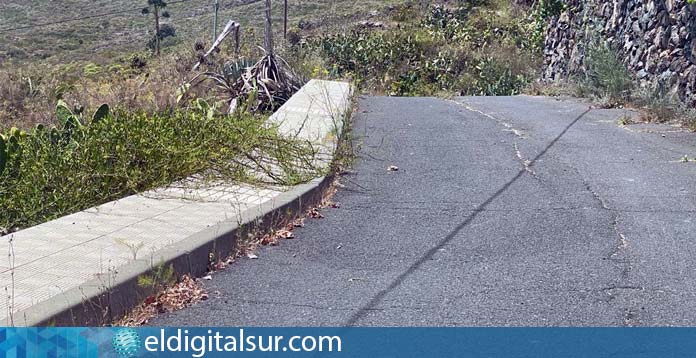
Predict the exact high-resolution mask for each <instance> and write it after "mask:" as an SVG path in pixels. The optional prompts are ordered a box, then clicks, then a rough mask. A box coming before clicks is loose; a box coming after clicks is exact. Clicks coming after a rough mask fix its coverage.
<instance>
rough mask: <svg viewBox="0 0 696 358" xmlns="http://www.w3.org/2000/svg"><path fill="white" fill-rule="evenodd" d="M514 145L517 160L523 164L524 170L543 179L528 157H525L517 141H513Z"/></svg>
mask: <svg viewBox="0 0 696 358" xmlns="http://www.w3.org/2000/svg"><path fill="white" fill-rule="evenodd" d="M512 145H513V147H514V148H515V155H516V156H517V160H518V161H519V162H520V163H521V164H522V167H523V168H524V170H525V171H526V172H527V173H529V174H531V175H532V176H533V177H534V178H536V179H537V180H541V178H539V177H538V176H537V174H536V172H534V169H532V166H531V163H532V162H531V161H529V160H527V159H524V156H523V155H522V152H520V148H519V146H518V145H517V142H513V143H512Z"/></svg>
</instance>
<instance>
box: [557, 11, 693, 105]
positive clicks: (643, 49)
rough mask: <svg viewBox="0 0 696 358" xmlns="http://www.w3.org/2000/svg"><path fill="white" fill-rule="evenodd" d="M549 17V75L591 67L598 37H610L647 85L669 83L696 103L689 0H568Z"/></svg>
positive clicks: (667, 87) (579, 72)
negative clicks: (590, 50)
mask: <svg viewBox="0 0 696 358" xmlns="http://www.w3.org/2000/svg"><path fill="white" fill-rule="evenodd" d="M566 3H567V8H566V11H564V12H563V13H561V14H560V15H559V16H556V17H554V18H552V19H550V21H549V26H548V28H547V32H546V42H545V48H544V78H545V79H548V80H559V79H564V78H568V77H569V76H572V75H582V74H583V72H584V71H585V63H584V61H585V52H586V50H587V48H588V46H589V44H591V43H592V41H597V40H601V41H607V42H608V43H609V45H610V46H611V47H612V48H613V49H614V50H616V51H617V52H618V55H619V59H621V60H622V61H623V62H624V64H625V65H626V67H627V68H628V69H629V70H630V72H631V73H632V74H633V75H635V77H636V79H637V80H639V81H640V82H641V84H642V85H644V86H658V85H660V86H663V87H662V88H664V89H665V90H668V91H671V93H673V94H676V95H678V96H679V98H680V99H681V100H682V101H684V102H685V103H688V104H690V105H695V104H696V7H695V6H694V5H690V4H688V3H687V1H686V0H643V1H636V0H611V1H600V0H585V1H580V0H567V1H566Z"/></svg>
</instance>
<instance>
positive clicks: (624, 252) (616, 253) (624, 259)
mask: <svg viewBox="0 0 696 358" xmlns="http://www.w3.org/2000/svg"><path fill="white" fill-rule="evenodd" d="M460 105H461V106H463V107H464V108H466V109H467V110H469V111H472V112H476V113H479V114H481V115H483V116H485V117H487V118H489V119H492V120H494V121H496V122H497V123H499V124H501V125H502V126H504V127H505V128H506V130H509V131H512V132H513V133H514V134H515V135H517V136H518V137H519V138H524V136H523V135H522V133H521V132H520V131H519V130H517V129H515V128H514V127H513V125H512V124H510V123H508V122H506V121H504V120H503V119H500V118H497V117H495V116H493V115H491V114H489V113H486V112H484V111H481V110H478V109H476V108H473V107H471V106H470V105H468V104H465V103H460ZM558 138H559V137H557V139H558ZM513 147H514V150H515V156H516V158H517V161H518V162H520V163H521V165H522V167H523V169H524V171H525V172H526V173H529V174H530V175H531V176H532V177H533V178H535V179H536V180H538V181H540V182H541V181H542V180H541V178H540V177H539V176H538V175H537V174H536V172H535V171H534V169H533V168H532V165H533V164H534V162H536V159H538V158H539V157H540V156H537V157H536V158H535V160H533V161H530V160H527V159H525V157H524V155H523V154H522V152H521V150H520V148H519V145H518V143H517V142H516V141H515V142H513ZM548 148H550V147H547V149H548ZM566 165H567V166H568V167H570V168H571V169H572V170H573V171H574V172H575V173H576V175H577V177H579V178H580V180H581V182H582V184H583V186H584V188H585V190H586V191H588V192H589V193H590V194H591V195H592V197H593V198H594V199H595V200H596V201H597V203H598V204H599V207H600V208H601V210H603V211H605V212H607V213H609V215H610V220H611V229H612V231H613V232H614V233H615V235H616V236H617V243H616V245H615V246H614V247H613V248H612V250H611V251H610V252H609V254H608V255H607V257H606V258H605V259H608V260H610V261H611V262H614V263H615V264H617V265H618V266H619V269H620V278H619V280H620V281H628V280H629V275H630V273H631V271H632V270H633V263H632V261H631V259H630V257H629V252H628V247H629V240H628V238H627V237H626V235H625V234H624V233H623V232H622V231H621V228H620V220H621V219H620V215H619V211H618V210H613V209H612V208H611V207H610V206H609V204H608V203H607V201H606V200H605V199H604V198H603V197H602V196H601V195H600V194H599V193H598V192H597V191H596V190H594V189H593V188H592V185H591V184H590V183H589V182H588V181H587V180H585V178H584V177H583V176H582V174H581V173H580V171H579V170H578V168H575V167H574V166H571V165H569V164H566ZM610 287H612V288H610V289H609V291H607V289H606V288H605V289H600V291H601V292H604V293H609V294H610V296H612V298H613V292H614V291H616V290H620V291H627V290H628V291H629V292H630V291H635V290H642V289H643V288H642V287H640V286H631V285H612V286H610ZM633 287H635V289H632V288H633ZM639 322H640V321H639V312H638V311H637V310H633V309H631V308H625V309H624V314H623V324H624V325H626V326H634V325H637V324H639Z"/></svg>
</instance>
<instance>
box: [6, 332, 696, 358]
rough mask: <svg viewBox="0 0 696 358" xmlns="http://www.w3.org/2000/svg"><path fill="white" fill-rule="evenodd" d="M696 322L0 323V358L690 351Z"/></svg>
mask: <svg viewBox="0 0 696 358" xmlns="http://www.w3.org/2000/svg"><path fill="white" fill-rule="evenodd" d="M694 342H696V328H222V327H208V328H184V327H181V328H170V327H168V328H154V327H148V328H119V327H113V328H0V357H8V358H9V357H12V358H15V357H17V358H19V357H31V358H34V357H115V358H131V357H195V358H198V357H230V356H249V357H280V356H292V357H365V358H368V357H369V358H373V357H399V358H409V357H438V358H440V357H535V358H537V357H553V358H559V357H570V358H575V357H578V358H579V357H593V358H594V357H627V358H628V357H631V358H634V357H660V358H664V357H694V356H696V343H694Z"/></svg>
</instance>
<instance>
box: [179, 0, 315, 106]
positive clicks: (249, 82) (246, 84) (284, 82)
mask: <svg viewBox="0 0 696 358" xmlns="http://www.w3.org/2000/svg"><path fill="white" fill-rule="evenodd" d="M271 34H272V32H271V2H270V0H266V33H265V36H264V47H263V48H262V50H263V52H264V55H263V57H262V58H261V59H260V60H258V61H257V62H255V63H252V62H251V61H249V60H248V59H245V58H239V59H236V60H233V61H229V62H227V63H225V65H223V66H222V69H221V70H219V71H217V72H212V71H211V72H204V73H200V74H198V75H196V76H195V77H194V78H193V79H192V80H191V81H189V83H188V84H186V85H184V86H182V95H180V96H179V98H180V99H181V98H184V97H185V94H186V93H188V92H189V91H190V90H191V89H193V88H196V87H199V86H201V85H202V84H204V83H208V84H210V83H212V84H213V85H212V88H214V89H217V91H218V92H219V93H221V94H223V95H224V97H225V98H226V100H227V101H228V103H229V109H228V111H229V112H233V111H235V110H236V109H237V108H238V106H239V103H240V101H244V102H245V104H246V108H247V109H248V110H250V111H267V110H273V109H275V108H277V107H278V106H280V105H282V104H283V103H285V101H287V100H288V99H289V98H290V96H292V95H293V93H295V92H297V90H299V89H300V87H301V86H302V84H303V81H302V79H301V78H300V77H299V76H298V75H297V74H296V73H295V72H294V71H293V70H292V69H291V68H290V65H288V63H287V62H286V61H285V60H284V59H283V58H281V57H280V56H278V55H276V54H275V52H274V50H273V38H272V35H271ZM221 37H222V35H221ZM219 41H220V38H218V41H216V43H217V42H219ZM213 47H215V44H214V45H213ZM197 67H198V66H194V69H195V68H197Z"/></svg>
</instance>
